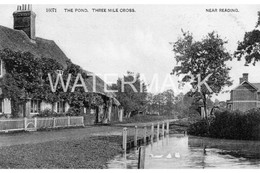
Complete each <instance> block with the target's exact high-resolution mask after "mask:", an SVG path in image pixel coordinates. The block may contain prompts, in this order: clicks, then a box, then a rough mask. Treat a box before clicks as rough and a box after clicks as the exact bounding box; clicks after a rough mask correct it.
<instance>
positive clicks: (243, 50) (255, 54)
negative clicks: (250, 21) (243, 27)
mask: <svg viewBox="0 0 260 173" xmlns="http://www.w3.org/2000/svg"><path fill="white" fill-rule="evenodd" d="M259 26H260V12H258V21H257V24H256V28H255V29H253V30H252V31H249V32H246V33H245V35H244V39H243V41H241V42H238V46H237V50H236V51H235V53H234V56H235V57H236V58H237V59H238V60H239V61H240V60H241V58H244V59H245V65H246V66H247V65H248V64H251V63H252V64H253V65H255V64H256V62H258V61H259V60H260V31H259V29H258V27H259Z"/></svg>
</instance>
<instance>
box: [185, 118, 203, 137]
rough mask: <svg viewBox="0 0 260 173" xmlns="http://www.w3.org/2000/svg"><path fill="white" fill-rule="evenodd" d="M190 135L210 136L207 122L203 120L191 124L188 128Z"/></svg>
mask: <svg viewBox="0 0 260 173" xmlns="http://www.w3.org/2000/svg"><path fill="white" fill-rule="evenodd" d="M188 134H191V135H196V136H208V132H207V122H206V120H201V121H198V122H196V123H193V124H191V125H190V126H189V127H188Z"/></svg>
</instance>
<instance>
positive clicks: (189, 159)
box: [106, 134, 260, 169]
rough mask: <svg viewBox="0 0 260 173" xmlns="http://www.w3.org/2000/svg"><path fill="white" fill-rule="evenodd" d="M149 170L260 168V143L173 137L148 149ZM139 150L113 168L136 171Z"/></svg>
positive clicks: (115, 162) (110, 165)
mask: <svg viewBox="0 0 260 173" xmlns="http://www.w3.org/2000/svg"><path fill="white" fill-rule="evenodd" d="M145 152H146V155H145V169H175V168H201V169H204V168H260V141H240V140H222V139H213V138H203V137H194V136H184V135H176V134H175V135H170V136H166V137H164V138H162V139H160V140H159V141H158V142H153V143H150V144H149V145H147V146H146V149H145ZM137 163H138V151H137V150H136V149H133V150H131V151H130V152H129V153H127V154H122V155H118V156H116V157H115V158H114V159H113V160H111V161H109V162H108V163H107V165H106V167H107V168H109V169H116V168H121V169H136V168H137Z"/></svg>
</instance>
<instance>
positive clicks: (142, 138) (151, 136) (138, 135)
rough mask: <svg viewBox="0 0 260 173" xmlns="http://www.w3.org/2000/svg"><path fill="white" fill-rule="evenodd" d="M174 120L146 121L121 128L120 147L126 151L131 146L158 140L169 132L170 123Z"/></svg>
mask: <svg viewBox="0 0 260 173" xmlns="http://www.w3.org/2000/svg"><path fill="white" fill-rule="evenodd" d="M174 121H176V120H167V121H162V122H157V123H147V124H145V125H141V126H135V127H134V128H133V127H128V128H126V127H125V128H123V144H122V147H123V149H124V150H125V151H126V150H127V149H130V148H132V147H137V146H140V145H141V144H146V143H147V142H149V141H154V140H155V139H156V140H159V138H160V137H164V136H165V135H168V134H169V133H170V124H171V123H173V122H174Z"/></svg>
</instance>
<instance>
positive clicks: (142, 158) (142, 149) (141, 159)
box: [138, 146, 145, 169]
mask: <svg viewBox="0 0 260 173" xmlns="http://www.w3.org/2000/svg"><path fill="white" fill-rule="evenodd" d="M144 161H145V147H144V146H142V147H140V148H139V155H138V169H144Z"/></svg>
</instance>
